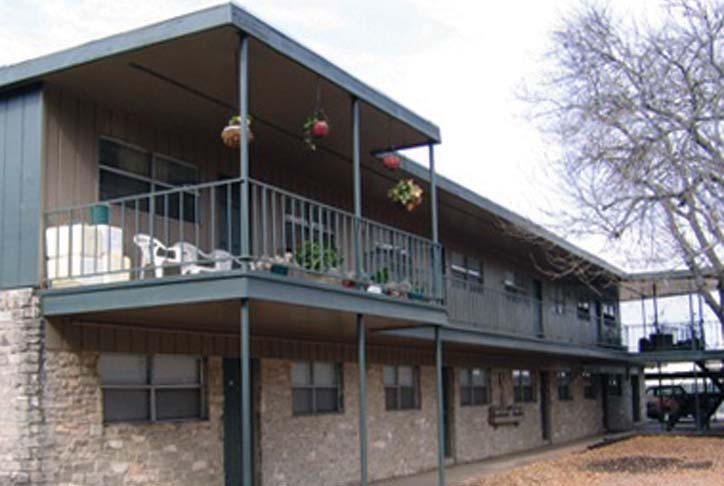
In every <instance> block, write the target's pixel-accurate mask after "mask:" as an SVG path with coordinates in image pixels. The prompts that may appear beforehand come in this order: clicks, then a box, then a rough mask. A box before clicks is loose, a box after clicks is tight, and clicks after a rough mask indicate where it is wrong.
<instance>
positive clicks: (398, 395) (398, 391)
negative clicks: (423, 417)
mask: <svg viewBox="0 0 724 486" xmlns="http://www.w3.org/2000/svg"><path fill="white" fill-rule="evenodd" d="M385 367H390V368H392V369H393V370H394V373H395V374H394V376H395V383H394V384H392V385H388V384H387V383H385V373H384V368H385ZM400 368H411V369H412V389H413V398H414V400H413V402H414V403H413V405H412V406H411V407H403V406H402V390H403V388H409V387H408V386H402V385H400ZM382 387H383V388H384V398H385V411H387V412H398V411H406V410H420V409H421V408H422V397H421V390H420V368H419V366H413V365H383V369H382ZM387 390H394V391H395V403H396V406H395V407H394V408H390V407H389V404H388V403H387Z"/></svg>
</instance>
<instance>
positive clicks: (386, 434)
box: [260, 360, 437, 486]
mask: <svg viewBox="0 0 724 486" xmlns="http://www.w3.org/2000/svg"><path fill="white" fill-rule="evenodd" d="M382 369H383V368H382V366H381V365H369V366H368V371H367V429H368V444H369V448H368V454H369V474H370V479H371V480H374V479H381V478H387V477H392V476H402V475H408V474H413V473H416V472H419V471H423V470H428V469H432V468H434V467H435V465H436V460H437V456H436V451H437V440H436V437H437V435H436V434H437V420H436V408H435V407H436V401H435V373H434V369H433V368H432V367H425V366H423V367H421V369H420V390H421V407H420V409H419V410H404V411H403V410H400V411H387V410H385V400H384V386H383V382H382ZM343 370H344V371H343V387H344V388H343V390H344V411H343V412H341V413H334V414H326V415H316V416H293V415H292V397H291V372H290V362H289V361H282V360H262V361H261V377H262V387H261V404H260V407H261V410H260V413H261V444H260V446H261V448H262V450H261V462H262V464H261V467H262V478H263V485H264V486H291V485H307V484H309V485H315V486H327V485H340V484H355V483H357V482H359V435H358V431H359V427H358V411H359V407H358V397H359V395H358V393H357V387H358V382H359V380H358V371H357V366H356V365H354V364H350V363H347V364H345V365H344V368H343Z"/></svg>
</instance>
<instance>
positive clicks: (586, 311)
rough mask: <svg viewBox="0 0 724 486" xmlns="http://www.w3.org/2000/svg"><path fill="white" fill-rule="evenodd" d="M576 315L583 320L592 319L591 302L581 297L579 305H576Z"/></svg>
mask: <svg viewBox="0 0 724 486" xmlns="http://www.w3.org/2000/svg"><path fill="white" fill-rule="evenodd" d="M576 315H578V318H579V319H582V320H590V319H591V302H590V301H589V300H588V299H587V298H585V297H581V298H579V299H578V304H576Z"/></svg>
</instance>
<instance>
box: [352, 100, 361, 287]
mask: <svg viewBox="0 0 724 486" xmlns="http://www.w3.org/2000/svg"><path fill="white" fill-rule="evenodd" d="M359 104H360V101H359V99H358V98H353V99H352V162H353V170H354V173H353V178H354V269H355V276H356V278H357V280H360V278H361V277H362V226H361V224H362V221H361V219H362V169H361V158H360V138H359V108H360V107H359Z"/></svg>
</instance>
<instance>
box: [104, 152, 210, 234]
mask: <svg viewBox="0 0 724 486" xmlns="http://www.w3.org/2000/svg"><path fill="white" fill-rule="evenodd" d="M98 164H99V170H100V174H99V181H100V183H99V186H100V187H99V197H100V200H101V201H107V200H109V199H116V198H121V197H126V196H135V195H139V194H148V193H150V192H153V191H165V190H168V189H173V188H174V187H183V186H188V185H194V184H198V183H199V170H198V168H197V167H195V166H194V165H191V164H188V163H186V162H181V161H178V160H174V159H172V158H170V157H167V156H164V155H161V154H156V153H153V152H149V151H147V150H144V149H141V148H139V147H135V146H133V145H130V144H125V143H121V142H117V141H114V140H110V139H108V138H101V139H100V141H99V162H98ZM197 197H198V196H197V195H196V194H195V193H194V192H192V191H189V192H184V193H183V198H182V199H180V198H179V193H171V194H167V195H160V196H156V197H155V198H154V201H153V202H154V205H155V214H156V215H158V216H168V217H169V218H172V219H179V220H184V221H188V222H194V221H197V219H198V215H197V214H196V213H197V211H198V204H197ZM127 206H128V209H130V210H135V209H136V205H135V202H134V203H131V202H129V203H128V205H127ZM138 210H139V211H144V212H148V211H149V199H148V198H143V199H140V200H139V201H138Z"/></svg>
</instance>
